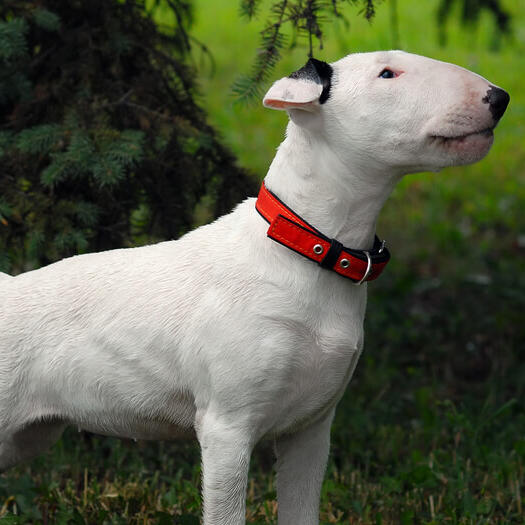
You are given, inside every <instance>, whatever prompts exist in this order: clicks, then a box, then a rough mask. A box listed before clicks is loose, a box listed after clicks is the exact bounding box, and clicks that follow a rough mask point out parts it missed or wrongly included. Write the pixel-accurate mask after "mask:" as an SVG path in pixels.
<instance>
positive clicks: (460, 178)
mask: <svg viewBox="0 0 525 525" xmlns="http://www.w3.org/2000/svg"><path fill="white" fill-rule="evenodd" d="M398 3H399V13H398V14H399V35H400V36H399V41H398V42H397V45H396V46H395V47H400V48H402V49H404V50H406V51H411V52H416V53H419V54H423V55H429V56H432V57H434V58H438V59H441V60H446V61H450V62H454V63H457V64H459V65H462V66H464V67H467V68H469V69H472V70H474V71H476V72H478V73H479V74H481V75H483V76H486V77H487V78H489V79H490V80H491V81H493V82H494V83H496V84H498V85H500V86H501V87H503V88H505V89H506V90H507V91H508V92H509V93H510V94H511V103H510V106H509V109H508V111H507V114H506V115H505V117H504V118H503V120H502V122H501V124H500V126H499V127H498V129H497V130H496V140H495V144H494V146H493V149H492V151H491V153H490V154H489V156H488V157H487V158H486V159H485V160H483V161H482V162H481V163H479V164H476V165H474V166H469V167H464V168H455V169H447V170H444V171H442V172H441V173H439V174H428V173H425V174H418V175H412V176H409V177H406V178H405V180H404V181H403V182H402V183H401V184H400V185H399V187H398V188H397V189H396V190H395V192H394V195H393V196H392V198H391V199H390V200H389V202H388V203H387V205H386V206H385V209H384V210H383V213H382V215H381V219H380V223H379V226H378V231H379V233H380V234H381V235H382V236H384V237H385V238H387V239H388V241H389V246H390V248H391V251H392V254H393V260H392V262H391V264H390V265H389V267H388V268H387V270H386V271H385V273H384V275H383V276H382V277H381V279H379V280H378V281H377V282H376V283H373V284H372V285H370V287H369V294H370V299H369V307H368V316H367V321H366V345H365V352H364V355H363V357H362V359H361V362H360V364H359V366H358V369H357V372H356V375H355V377H354V379H353V380H352V382H351V384H350V386H349V388H348V391H347V393H346V394H345V396H344V398H343V400H342V401H341V403H340V406H339V408H338V412H337V417H336V421H335V424H334V427H333V431H332V453H331V458H330V463H329V467H328V472H327V476H326V480H325V484H324V486H323V498H322V523H356V524H357V523H362V524H398V523H399V524H427V525H429V524H441V523H450V524H483V523H491V524H496V523H498V524H510V523H514V524H522V523H525V517H524V514H523V506H524V504H525V503H524V502H522V498H523V487H524V485H525V479H524V467H525V409H524V400H525V381H524V378H525V327H524V325H525V323H524V320H525V317H524V312H525V272H524V270H525V219H524V214H523V212H522V209H523V207H524V205H525V168H524V166H525V148H524V147H523V144H524V140H523V137H524V131H525V92H524V90H523V83H524V80H525V78H524V76H525V75H524V74H523V71H524V70H525V59H524V57H525V4H522V3H519V2H514V1H507V2H505V4H506V6H507V9H508V10H509V11H511V12H512V13H513V28H514V32H513V36H512V37H511V38H506V39H503V40H501V42H499V48H498V47H497V44H498V43H497V39H495V36H494V28H493V23H492V20H491V19H490V17H488V16H483V17H482V19H481V20H480V23H479V25H478V26H477V27H476V28H471V29H469V30H466V29H464V28H462V27H460V25H459V24H457V23H456V22H455V23H450V24H449V26H448V28H447V29H448V31H447V34H448V44H447V45H446V46H444V47H440V46H439V45H438V43H437V40H438V39H437V29H436V24H435V9H436V5H437V2H436V1H430V0H429V1H426V2H422V1H417V0H406V1H405V0H404V1H399V2H398ZM196 5H197V8H196V13H195V15H196V22H195V27H194V32H193V33H194V36H195V37H196V38H197V39H199V40H201V41H202V42H203V43H205V44H206V45H207V46H208V47H209V49H210V50H211V52H212V54H213V59H214V63H215V67H214V69H212V68H211V66H210V62H209V59H208V58H207V57H206V56H205V55H202V54H201V53H199V52H197V51H196V52H195V54H194V60H195V63H196V64H197V65H198V66H199V67H200V69H201V71H202V73H201V80H200V85H201V92H202V104H203V106H204V107H206V108H207V110H208V111H209V113H210V121H211V122H212V123H213V124H214V125H215V127H216V128H218V129H219V130H220V132H221V134H222V136H223V137H224V140H225V142H226V143H227V144H229V146H230V147H231V148H232V149H233V150H234V152H235V153H236V154H237V155H238V158H239V162H240V163H241V164H242V165H244V166H246V167H248V168H250V169H251V170H252V171H253V172H254V176H256V177H258V178H262V177H263V176H264V173H265V170H266V168H267V166H268V164H269V162H270V161H271V159H272V157H273V153H274V150H275V148H276V146H277V145H278V144H279V142H280V140H282V136H283V131H284V126H285V123H286V115H284V114H282V113H279V112H274V111H270V110H266V109H264V108H262V107H261V105H260V103H259V102H258V101H257V102H254V104H253V105H248V106H246V105H244V106H243V105H238V104H237V105H236V104H235V103H234V99H233V97H232V96H231V95H230V94H229V90H230V86H231V84H232V82H233V81H234V79H235V78H236V76H237V75H238V74H239V73H246V72H248V71H249V68H250V64H251V62H252V60H253V57H254V54H255V49H256V47H257V29H258V28H260V27H262V24H263V23H264V17H263V18H262V19H261V20H258V21H254V22H250V23H246V22H242V21H240V20H239V16H238V2H236V1H225V2H204V0H199V1H198V2H197V3H196ZM346 14H347V17H348V19H349V21H350V25H349V27H347V26H345V24H344V23H343V22H337V24H334V25H330V26H327V28H326V30H327V34H326V41H325V45H324V48H323V49H322V50H320V51H319V50H318V51H316V57H317V58H320V59H324V60H328V61H333V60H336V59H337V58H339V57H341V56H343V55H344V54H346V53H348V52H354V51H367V50H374V49H385V48H390V47H392V46H393V43H392V41H393V30H392V24H391V20H390V11H389V4H388V3H383V4H381V5H380V6H379V7H378V11H377V17H376V19H375V20H374V22H373V23H372V24H369V23H368V22H366V21H365V20H363V19H362V17H361V16H360V15H358V9H357V8H356V7H352V6H349V7H348V8H347V10H346ZM455 18H457V17H455ZM304 61H305V49H304V48H303V47H301V48H296V49H294V50H293V51H291V52H290V53H288V54H286V57H285V58H284V59H283V60H282V62H281V63H280V64H279V66H278V68H277V70H276V71H275V74H274V78H279V77H281V76H284V75H287V74H289V73H290V72H291V71H293V70H295V69H297V68H298V67H300V66H301V65H302V64H303V63H304ZM203 216H205V213H204V214H203ZM271 463H272V458H271V451H270V448H269V446H268V445H267V444H261V446H260V447H259V448H258V449H257V450H256V452H255V454H254V457H253V461H252V466H251V469H252V476H251V482H250V486H249V491H248V522H249V523H276V501H275V488H274V478H273V474H272V470H271ZM199 475H200V466H199V451H198V448H197V446H196V445H195V444H192V443H177V442H175V443H168V442H166V443H148V442H137V443H135V442H133V441H126V440H116V439H109V438H103V437H99V436H94V435H91V434H86V433H78V432H77V431H76V429H69V430H68V432H67V433H66V434H65V436H64V438H63V439H62V440H61V441H60V442H59V443H58V444H57V445H56V446H55V447H54V448H53V449H52V450H51V451H50V452H49V453H48V454H46V455H43V456H41V457H39V458H37V459H35V460H34V461H33V462H32V463H30V464H28V465H23V466H20V467H18V468H16V469H14V470H12V471H10V472H9V473H7V474H4V475H2V476H0V523H2V524H4V523H6V524H7V523H13V524H14V523H38V524H40V523H42V524H50V523H58V524H62V523H64V524H66V523H68V524H69V523H79V524H80V523H82V524H84V523H85V524H102V523H108V524H109V523H111V524H117V523H122V524H126V523H133V524H135V523H136V524H153V523H160V524H162V523H172V520H173V516H177V518H176V523H180V524H192V523H195V524H196V523H199V513H200V501H199Z"/></svg>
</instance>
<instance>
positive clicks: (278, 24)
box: [232, 0, 510, 102]
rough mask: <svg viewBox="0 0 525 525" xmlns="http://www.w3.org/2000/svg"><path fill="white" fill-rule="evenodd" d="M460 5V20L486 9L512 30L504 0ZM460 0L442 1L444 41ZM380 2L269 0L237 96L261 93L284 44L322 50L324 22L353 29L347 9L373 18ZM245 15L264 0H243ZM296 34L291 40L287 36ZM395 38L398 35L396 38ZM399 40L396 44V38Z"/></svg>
mask: <svg viewBox="0 0 525 525" xmlns="http://www.w3.org/2000/svg"><path fill="white" fill-rule="evenodd" d="M389 1H390V3H391V24H392V25H393V26H394V28H393V30H394V32H395V33H396V34H397V33H398V31H399V29H398V15H397V11H398V4H397V0H389ZM457 1H458V2H460V3H461V4H462V12H461V20H462V21H463V22H464V23H465V24H473V23H475V22H476V21H477V20H478V19H479V17H480V14H481V13H482V12H484V11H488V12H490V13H491V14H492V15H493V16H494V18H495V20H496V24H497V28H498V35H499V36H500V35H502V34H507V33H509V32H510V15H509V14H508V13H507V11H506V10H505V9H504V8H503V7H502V6H501V1H500V0H457ZM455 2H456V0H441V2H440V5H439V9H438V11H437V22H438V26H439V29H440V40H441V42H442V43H445V42H446V31H445V28H446V24H447V21H448V20H449V19H450V17H451V13H452V12H453V8H454V3H455ZM379 3H380V2H379V1H377V0H330V1H328V0H279V1H273V2H271V4H270V6H269V7H268V8H267V11H268V12H269V18H268V21H267V23H266V25H265V27H264V28H263V29H262V30H261V31H260V43H259V48H258V50H257V53H256V56H255V60H254V63H253V65H252V71H251V74H250V75H241V76H239V77H238V78H237V79H236V80H235V82H234V83H233V85H232V91H233V94H234V95H235V96H236V99H237V100H238V101H239V102H246V101H250V100H253V99H254V98H255V97H259V96H260V95H261V89H262V86H263V83H264V82H265V81H266V80H268V78H269V76H270V74H271V72H272V71H273V69H274V68H275V66H276V64H277V63H278V62H279V61H280V60H281V58H282V56H283V51H284V50H285V48H286V47H289V48H293V47H295V46H296V45H297V43H298V40H299V39H304V40H306V41H307V48H308V56H309V57H313V56H314V42H315V41H317V42H318V45H319V49H320V50H322V49H323V39H324V35H325V28H324V26H325V24H326V23H327V22H328V21H333V20H334V19H335V20H342V21H343V22H344V24H345V28H346V30H349V29H350V24H349V22H348V19H347V17H346V16H345V15H344V8H345V7H346V6H347V5H348V4H351V5H358V6H360V8H361V11H360V12H361V14H362V16H364V18H365V19H366V20H368V21H371V20H372V19H373V18H374V17H375V14H376V5H378V4H379ZM240 13H241V16H242V17H243V18H245V19H247V20H252V19H253V18H255V17H257V16H258V15H260V13H261V1H260V0H241V1H240ZM290 34H291V35H292V38H291V39H290V38H289V35H290ZM395 40H396V41H397V40H398V38H397V37H396V38H395ZM396 43H397V42H396Z"/></svg>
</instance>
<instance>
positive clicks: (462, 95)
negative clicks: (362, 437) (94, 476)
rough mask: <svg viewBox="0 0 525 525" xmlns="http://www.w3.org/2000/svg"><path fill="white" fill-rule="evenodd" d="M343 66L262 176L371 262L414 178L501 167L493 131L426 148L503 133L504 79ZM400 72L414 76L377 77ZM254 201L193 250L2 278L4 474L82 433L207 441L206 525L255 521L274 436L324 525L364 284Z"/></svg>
mask: <svg viewBox="0 0 525 525" xmlns="http://www.w3.org/2000/svg"><path fill="white" fill-rule="evenodd" d="M332 66H333V69H334V74H333V79H332V88H331V92H330V97H329V99H328V101H327V102H326V103H325V104H318V103H317V104H316V105H315V107H313V108H312V105H311V104H310V105H309V111H302V110H300V109H291V108H290V107H289V108H288V110H289V113H290V116H291V122H290V124H289V126H288V129H287V134H286V139H285V140H284V142H283V143H282V144H281V146H280V147H279V150H278V152H277V155H276V157H275V159H274V161H273V163H272V165H271V167H270V169H269V172H268V175H267V177H266V182H267V186H268V187H269V188H270V189H271V190H272V191H273V192H274V193H276V194H277V195H278V196H279V197H280V198H281V199H283V200H284V201H285V202H286V203H287V204H288V205H290V206H291V207H292V208H293V209H295V211H296V212H297V213H299V214H300V215H302V216H303V217H304V218H305V219H306V220H308V221H309V222H310V223H311V224H313V225H315V226H316V227H317V228H319V229H320V230H321V231H322V232H324V233H325V234H327V235H329V236H334V237H336V238H337V239H338V240H339V241H341V242H343V243H344V244H345V245H346V246H349V247H353V248H367V247H370V246H371V244H372V240H373V236H374V232H375V225H376V219H377V216H378V213H379V211H380V209H381V206H382V205H383V203H384V201H385V199H386V198H387V196H388V195H389V193H390V192H391V190H392V188H393V186H394V184H395V182H396V181H398V180H399V178H400V177H401V176H402V175H403V174H405V173H408V172H414V171H420V170H439V169H440V168H442V167H444V166H450V165H454V164H463V163H468V162H473V161H475V160H479V159H480V158H481V157H483V155H485V154H486V153H487V151H488V149H489V148H490V145H491V142H492V140H491V138H490V137H488V138H487V137H486V136H484V135H479V134H478V135H471V136H470V137H467V138H466V139H464V140H462V141H457V142H458V143H457V144H456V143H451V144H446V145H445V144H442V143H441V142H442V141H440V140H439V139H431V138H429V135H445V136H458V135H462V134H466V133H470V132H474V131H479V130H481V129H484V128H487V127H493V126H494V124H495V123H494V122H493V121H492V117H491V113H490V111H489V109H488V104H486V103H483V102H482V97H483V96H484V95H485V94H486V92H487V90H488V89H489V87H490V84H489V83H488V81H486V80H485V79H483V78H481V77H479V76H477V75H475V74H473V73H470V72H468V71H466V70H464V69H462V68H459V67H457V66H454V65H451V64H445V63H442V62H437V61H435V60H431V59H428V58H423V57H420V56H416V55H411V54H407V53H403V52H400V51H390V52H377V53H366V54H355V55H349V56H347V57H345V58H343V59H341V60H339V61H338V62H335V63H334V64H332ZM384 67H390V68H392V69H393V70H396V71H398V72H403V73H402V74H400V76H399V77H397V78H395V79H382V78H378V74H379V73H380V71H381V70H382V69H383V68H384ZM294 82H303V83H304V81H300V80H290V79H287V81H286V89H287V90H293V89H294ZM303 87H304V86H303ZM314 87H315V89H316V93H317V96H318V95H319V89H318V86H314ZM272 89H273V91H272V90H270V91H271V93H272V97H274V98H275V99H277V98H278V97H279V96H280V95H279V89H278V86H277V87H274V88H272ZM301 92H304V89H302V91H301ZM254 204H255V200H254V199H248V200H246V201H244V202H243V203H241V204H240V205H238V206H237V208H236V209H235V210H234V211H233V212H232V213H230V214H229V215H226V216H224V217H221V218H220V219H218V220H216V221H215V222H213V223H212V224H209V225H207V226H203V227H201V228H198V229H197V230H194V231H192V232H190V233H188V234H187V235H185V236H183V237H182V238H181V239H179V240H177V241H170V242H163V243H160V244H156V245H153V246H146V247H141V248H132V249H126V250H114V251H108V252H103V253H94V254H88V255H81V256H77V257H72V258H70V259H66V260H63V261H60V262H57V263H55V264H52V265H50V266H47V267H45V268H42V269H39V270H35V271H32V272H28V273H25V274H21V275H18V276H17V277H14V278H7V277H5V276H2V279H0V470H2V469H6V468H8V467H10V466H11V465H13V464H15V463H17V462H19V461H21V460H23V459H26V458H29V457H32V456H34V455H35V454H37V453H39V452H40V451H41V450H43V449H45V448H46V447H47V446H48V445H50V444H52V443H53V442H54V441H55V440H56V439H57V438H58V436H59V435H60V433H61V432H62V430H63V428H64V427H65V426H66V425H70V424H74V425H78V426H79V427H81V428H83V429H87V430H90V431H94V432H98V433H101V434H107V435H115V436H126V437H131V438H139V439H171V438H175V437H177V436H180V435H184V434H191V433H193V432H195V433H196V435H197V437H198V439H199V442H200V444H201V447H202V458H203V470H204V475H203V493H204V523H205V524H206V525H212V524H219V523H220V524H231V525H239V524H242V523H244V514H245V490H246V483H247V471H248V464H249V458H250V453H251V450H252V447H253V446H254V444H255V443H256V442H257V441H259V440H261V439H263V438H271V439H274V440H275V441H276V451H277V471H278V500H279V523H280V524H281V525H285V524H288V525H292V524H293V525H298V524H301V525H313V524H317V523H318V511H319V493H320V487H321V483H322V478H323V473H324V469H325V465H326V461H327V456H328V449H329V430H330V423H331V420H332V417H333V413H334V408H335V405H336V403H337V401H338V400H339V399H340V397H341V396H342V394H343V392H344V390H345V387H346V385H347V383H348V381H349V380H350V377H351V376H352V373H353V371H354V368H355V366H356V363H357V360H358V358H359V354H360V352H361V349H362V346H363V328H362V326H363V317H364V314H365V306H366V285H363V286H360V287H357V286H354V285H353V284H352V283H351V282H350V281H349V280H345V279H343V278H341V277H340V276H338V275H337V274H335V273H333V272H329V271H327V270H324V269H321V268H320V267H319V266H318V265H316V264H314V263H312V262H310V261H308V260H306V259H304V258H302V257H301V256H299V255H297V254H296V253H293V252H292V251H290V250H288V249H286V248H284V247H283V246H281V245H279V244H277V243H275V242H273V241H271V240H270V239H268V238H267V237H266V230H267V228H268V225H267V223H266V222H265V221H264V220H263V219H262V218H261V217H260V216H259V215H258V214H257V213H256V211H255V208H254ZM382 278H384V279H388V270H387V271H386V275H385V276H383V277H382ZM371 315H373V313H372V314H371Z"/></svg>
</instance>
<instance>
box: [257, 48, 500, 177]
mask: <svg viewBox="0 0 525 525" xmlns="http://www.w3.org/2000/svg"><path fill="white" fill-rule="evenodd" d="M508 102H509V95H508V94H507V93H506V92H505V91H503V90H502V89H500V88H499V87H497V86H495V85H493V84H491V83H490V82H489V81H488V80H486V79H484V78H483V77H481V76H479V75H477V74H475V73H472V72H470V71H468V70H466V69H463V68H461V67H459V66H455V65H453V64H448V63H445V62H440V61H437V60H433V59H430V58H426V57H422V56H418V55H413V54H410V53H405V52H403V51H380V52H374V53H357V54H352V55H348V56H346V57H344V58H342V59H341V60H338V61H337V62H334V63H333V64H327V63H325V62H321V61H318V60H315V59H310V60H309V61H308V62H307V64H306V65H305V66H304V67H303V68H301V69H300V70H298V71H296V72H294V73H292V74H291V75H290V76H289V77H285V78H282V79H281V80H278V81H277V82H275V83H274V84H273V86H272V87H271V88H270V90H269V91H268V93H267V94H266V96H265V97H264V101H263V103H264V105H265V106H266V107H269V108H273V109H281V110H286V111H288V113H289V115H290V117H291V119H292V121H293V122H294V124H295V125H298V126H300V127H302V128H303V129H305V130H307V131H308V132H310V133H312V134H316V135H317V136H318V137H320V138H321V139H324V140H325V141H326V143H327V144H330V147H331V148H332V149H333V151H334V153H335V154H336V155H337V156H339V157H340V158H341V159H342V160H346V159H348V160H349V161H351V162H353V163H355V162H356V161H358V159H359V158H360V157H362V158H366V159H367V164H370V162H374V163H376V164H377V165H381V166H387V167H390V168H392V169H393V170H395V171H397V172H399V173H410V172H416V171H424V170H439V169H441V168H443V167H446V166H453V165H459V164H469V163H472V162H476V161H478V160H480V159H481V158H483V157H484V156H485V155H486V154H487V153H488V151H489V149H490V147H491V145H492V142H493V129H494V128H495V126H496V125H497V123H498V121H499V119H500V118H501V117H502V115H503V113H504V112H505V109H506V108H507V104H508Z"/></svg>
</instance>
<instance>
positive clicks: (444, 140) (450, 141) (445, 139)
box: [430, 128, 494, 146]
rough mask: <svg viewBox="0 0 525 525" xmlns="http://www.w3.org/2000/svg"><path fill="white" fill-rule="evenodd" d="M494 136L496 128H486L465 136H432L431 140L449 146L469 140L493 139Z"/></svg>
mask: <svg viewBox="0 0 525 525" xmlns="http://www.w3.org/2000/svg"><path fill="white" fill-rule="evenodd" d="M493 136H494V128H485V129H482V130H479V131H472V132H470V133H465V134H464V135H455V136H447V135H430V139H431V140H432V141H433V142H436V143H437V144H440V145H443V146H447V145H456V144H461V143H463V142H466V141H468V140H469V139H477V138H483V139H491V138H492V137H493Z"/></svg>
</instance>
